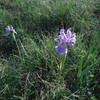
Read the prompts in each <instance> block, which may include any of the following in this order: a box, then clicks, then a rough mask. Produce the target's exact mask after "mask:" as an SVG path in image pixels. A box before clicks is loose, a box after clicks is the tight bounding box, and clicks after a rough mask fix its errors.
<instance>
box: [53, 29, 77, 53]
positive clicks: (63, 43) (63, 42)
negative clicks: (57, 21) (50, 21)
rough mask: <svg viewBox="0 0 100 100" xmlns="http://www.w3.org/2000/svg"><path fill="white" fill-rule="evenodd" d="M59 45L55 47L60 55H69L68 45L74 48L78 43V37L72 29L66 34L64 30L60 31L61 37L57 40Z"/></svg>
mask: <svg viewBox="0 0 100 100" xmlns="http://www.w3.org/2000/svg"><path fill="white" fill-rule="evenodd" d="M56 40H57V41H58V45H57V46H56V47H55V49H56V52H57V53H58V54H65V53H67V51H68V50H67V45H70V46H72V47H73V46H74V45H75V43H76V35H75V33H74V34H72V32H71V29H68V30H67V32H66V33H65V30H64V29H61V30H60V35H59V36H58V37H57V38H56Z"/></svg>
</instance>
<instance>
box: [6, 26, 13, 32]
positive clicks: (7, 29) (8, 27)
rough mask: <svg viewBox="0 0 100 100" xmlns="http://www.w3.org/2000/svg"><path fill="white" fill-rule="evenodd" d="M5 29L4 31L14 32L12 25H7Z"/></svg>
mask: <svg viewBox="0 0 100 100" xmlns="http://www.w3.org/2000/svg"><path fill="white" fill-rule="evenodd" d="M5 31H6V32H7V33H9V32H15V30H14V28H13V27H12V26H7V27H6V28H5Z"/></svg>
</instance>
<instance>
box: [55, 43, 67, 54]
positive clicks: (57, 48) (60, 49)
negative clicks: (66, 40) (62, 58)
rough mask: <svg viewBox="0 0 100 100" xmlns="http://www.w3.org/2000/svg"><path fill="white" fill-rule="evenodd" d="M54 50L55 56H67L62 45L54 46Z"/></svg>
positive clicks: (65, 49)
mask: <svg viewBox="0 0 100 100" xmlns="http://www.w3.org/2000/svg"><path fill="white" fill-rule="evenodd" d="M55 49H56V52H57V54H61V55H63V54H67V51H68V50H67V48H66V46H64V45H57V46H55Z"/></svg>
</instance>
